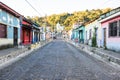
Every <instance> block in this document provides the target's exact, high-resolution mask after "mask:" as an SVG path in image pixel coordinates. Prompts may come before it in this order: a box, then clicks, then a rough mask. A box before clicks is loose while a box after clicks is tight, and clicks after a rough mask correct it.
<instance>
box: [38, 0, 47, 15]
mask: <svg viewBox="0 0 120 80" xmlns="http://www.w3.org/2000/svg"><path fill="white" fill-rule="evenodd" d="M37 1H38V3H40V1H39V0H37ZM39 8H40V9H41V11H42V13H43V14H45V16H46V12H44V10H43V9H42V8H41V7H40V6H39Z"/></svg>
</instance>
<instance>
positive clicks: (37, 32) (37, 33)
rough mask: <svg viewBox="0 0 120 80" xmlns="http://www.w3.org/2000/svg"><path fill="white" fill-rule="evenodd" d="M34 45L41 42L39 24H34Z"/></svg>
mask: <svg viewBox="0 0 120 80" xmlns="http://www.w3.org/2000/svg"><path fill="white" fill-rule="evenodd" d="M32 27H33V28H32V43H37V42H39V41H40V27H39V25H38V24H36V23H33V24H32Z"/></svg>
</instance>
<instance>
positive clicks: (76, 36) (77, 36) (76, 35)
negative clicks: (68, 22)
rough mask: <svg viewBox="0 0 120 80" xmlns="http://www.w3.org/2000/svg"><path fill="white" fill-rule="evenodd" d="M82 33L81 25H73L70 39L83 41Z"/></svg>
mask: <svg viewBox="0 0 120 80" xmlns="http://www.w3.org/2000/svg"><path fill="white" fill-rule="evenodd" d="M84 34H85V27H84V26H83V25H75V27H74V29H73V31H72V37H71V38H72V39H73V40H74V41H75V42H76V41H77V42H79V43H84Z"/></svg>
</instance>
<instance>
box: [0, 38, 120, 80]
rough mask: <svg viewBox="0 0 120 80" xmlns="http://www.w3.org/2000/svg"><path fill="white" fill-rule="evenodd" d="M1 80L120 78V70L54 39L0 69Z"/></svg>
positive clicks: (112, 79) (119, 79)
mask: <svg viewBox="0 0 120 80" xmlns="http://www.w3.org/2000/svg"><path fill="white" fill-rule="evenodd" d="M0 80H120V70H119V69H118V68H114V67H112V66H111V65H109V64H107V63H104V62H102V61H100V60H97V59H95V58H93V57H92V56H89V55H88V54H86V53H84V52H82V51H79V50H78V49H77V48H75V47H74V46H72V45H70V44H68V43H65V42H64V41H62V40H55V41H53V42H51V43H49V44H48V45H46V46H44V47H42V48H41V49H38V50H37V51H35V52H34V53H32V54H30V55H28V56H26V57H24V58H23V59H21V60H19V61H17V62H16V63H14V64H12V65H11V66H8V67H6V68H4V69H3V70H0Z"/></svg>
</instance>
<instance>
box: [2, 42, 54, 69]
mask: <svg viewBox="0 0 120 80" xmlns="http://www.w3.org/2000/svg"><path fill="white" fill-rule="evenodd" d="M51 41H52V40H49V41H42V42H40V43H36V44H31V45H30V46H27V47H23V46H22V47H21V46H20V47H15V48H9V49H5V50H0V68H3V67H5V66H6V65H8V64H9V63H14V62H15V61H17V60H19V59H21V58H22V57H25V56H26V55H28V54H30V53H32V52H33V51H34V50H37V49H38V48H41V47H43V46H45V45H46V44H48V43H50V42H51Z"/></svg>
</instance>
